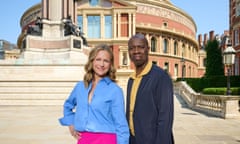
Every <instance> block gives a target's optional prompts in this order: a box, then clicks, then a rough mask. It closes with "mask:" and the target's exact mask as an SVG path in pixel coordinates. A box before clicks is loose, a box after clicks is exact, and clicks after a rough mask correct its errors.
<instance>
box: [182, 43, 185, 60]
mask: <svg viewBox="0 0 240 144" xmlns="http://www.w3.org/2000/svg"><path fill="white" fill-rule="evenodd" d="M185 56H186V55H185V44H183V45H182V57H185Z"/></svg>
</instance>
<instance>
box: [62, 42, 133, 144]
mask: <svg viewBox="0 0 240 144" xmlns="http://www.w3.org/2000/svg"><path fill="white" fill-rule="evenodd" d="M85 71H86V74H85V75H84V80H83V81H79V82H78V83H77V84H76V86H75V87H74V89H73V91H72V92H71V94H70V96H69V97H68V99H67V100H66V101H65V103H64V116H63V118H61V119H59V121H60V123H61V124H62V125H65V126H68V127H69V130H70V133H71V135H72V136H73V137H75V138H76V139H77V140H78V144H128V141H129V128H128V124H127V120H126V116H125V110H124V97H123V91H122V89H121V88H120V87H119V86H118V85H117V84H116V74H115V73H116V69H115V68H114V57H113V53H112V50H111V49H110V48H109V46H107V45H99V46H97V47H95V48H94V49H92V50H91V52H90V54H89V58H88V62H87V64H86V65H85Z"/></svg>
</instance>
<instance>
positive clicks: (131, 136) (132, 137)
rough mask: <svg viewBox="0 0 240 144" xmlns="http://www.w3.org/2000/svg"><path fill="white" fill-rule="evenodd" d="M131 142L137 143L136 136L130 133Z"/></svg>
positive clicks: (131, 143) (130, 143) (132, 143)
mask: <svg viewBox="0 0 240 144" xmlns="http://www.w3.org/2000/svg"><path fill="white" fill-rule="evenodd" d="M129 144H137V142H136V138H135V136H133V135H130V139H129Z"/></svg>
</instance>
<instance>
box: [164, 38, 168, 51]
mask: <svg viewBox="0 0 240 144" xmlns="http://www.w3.org/2000/svg"><path fill="white" fill-rule="evenodd" d="M167 52H168V40H167V39H164V40H163V53H167Z"/></svg>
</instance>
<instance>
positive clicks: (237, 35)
mask: <svg viewBox="0 0 240 144" xmlns="http://www.w3.org/2000/svg"><path fill="white" fill-rule="evenodd" d="M237 45H239V31H238V30H235V31H234V46H237Z"/></svg>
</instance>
